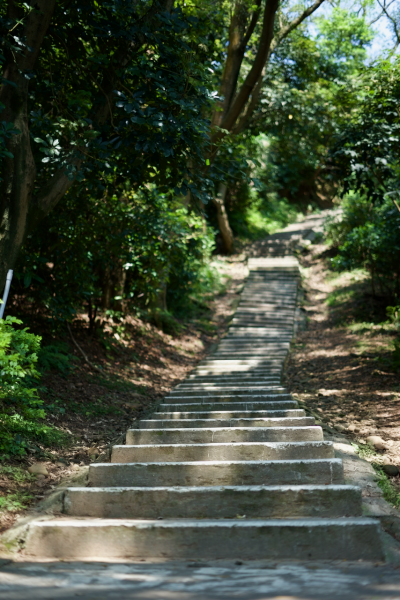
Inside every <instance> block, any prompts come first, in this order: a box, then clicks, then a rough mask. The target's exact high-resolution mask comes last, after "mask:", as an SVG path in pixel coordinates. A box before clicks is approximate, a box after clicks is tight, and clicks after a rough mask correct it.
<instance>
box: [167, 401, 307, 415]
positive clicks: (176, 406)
mask: <svg viewBox="0 0 400 600" xmlns="http://www.w3.org/2000/svg"><path fill="white" fill-rule="evenodd" d="M189 400H191V401H189V402H175V403H172V402H171V404H170V403H168V404H160V410H162V411H163V412H177V411H210V410H223V411H232V410H246V411H247V410H286V409H295V408H298V403H297V401H296V400H279V401H275V400H273V401H271V400H268V398H267V400H262V399H261V400H260V401H257V400H255V401H253V400H252V399H251V398H248V399H247V400H246V399H244V400H243V399H242V400H239V399H238V398H233V400H234V401H233V402H230V401H226V402H224V401H222V402H221V401H219V400H216V401H212V400H209V399H207V398H206V399H204V402H198V401H197V400H195V399H193V398H192V399H189Z"/></svg>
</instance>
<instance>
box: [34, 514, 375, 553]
mask: <svg viewBox="0 0 400 600" xmlns="http://www.w3.org/2000/svg"><path fill="white" fill-rule="evenodd" d="M25 554H26V555H27V556H29V555H30V556H32V555H33V556H36V557H41V558H64V559H83V558H90V559H93V560H102V561H103V560H107V559H111V558H119V559H124V558H133V557H145V558H146V557H154V558H164V559H165V558H184V559H188V558H196V559H198V558H205V559H208V560H210V559H216V558H243V559H263V558H274V559H283V558H288V559H305V560H307V559H319V560H324V559H331V560H344V559H346V560H357V559H364V560H379V561H380V560H383V559H384V555H383V551H382V545H381V543H380V536H379V529H378V523H377V522H376V521H373V520H372V519H365V518H355V519H354V518H349V519H276V520H273V519H269V520H247V519H242V520H230V519H220V520H211V519H207V520H205V519H204V520H198V521H192V520H181V521H179V520H170V521H167V520H164V521H158V520H148V521H138V520H129V519H121V520H118V519H71V518H69V519H59V520H52V521H34V522H32V523H31V524H30V525H29V530H28V535H27V540H26V548H25Z"/></svg>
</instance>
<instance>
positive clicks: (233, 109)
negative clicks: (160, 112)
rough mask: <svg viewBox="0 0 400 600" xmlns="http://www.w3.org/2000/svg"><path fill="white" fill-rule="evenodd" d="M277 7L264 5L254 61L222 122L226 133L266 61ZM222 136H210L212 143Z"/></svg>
mask: <svg viewBox="0 0 400 600" xmlns="http://www.w3.org/2000/svg"><path fill="white" fill-rule="evenodd" d="M278 5H279V0H267V1H266V3H265V9H264V17H263V27H262V32H261V39H260V44H259V46H258V51H257V54H256V57H255V59H254V62H253V65H252V67H251V69H250V72H249V74H248V75H247V77H246V79H245V81H244V83H243V85H242V87H241V88H240V90H239V92H238V94H237V96H236V98H235V100H234V101H233V103H232V105H231V106H230V108H229V110H228V112H227V114H226V116H225V117H224V119H223V120H222V123H221V128H222V129H227V130H228V131H230V130H231V129H232V128H233V126H234V125H235V122H236V120H237V118H238V117H239V115H240V113H241V112H242V110H243V108H244V106H245V104H246V102H247V100H248V99H249V96H250V94H251V93H252V91H253V89H254V86H255V85H256V83H257V80H258V78H259V76H260V75H261V73H262V70H263V68H264V65H265V63H266V61H267V59H268V54H269V48H270V44H271V41H272V37H273V32H274V21H275V14H276V11H277V9H278ZM224 135H225V134H224V133H223V132H222V131H218V132H216V133H215V134H214V135H213V136H212V139H211V141H212V143H213V144H215V142H217V141H218V140H220V139H221V138H222V137H224Z"/></svg>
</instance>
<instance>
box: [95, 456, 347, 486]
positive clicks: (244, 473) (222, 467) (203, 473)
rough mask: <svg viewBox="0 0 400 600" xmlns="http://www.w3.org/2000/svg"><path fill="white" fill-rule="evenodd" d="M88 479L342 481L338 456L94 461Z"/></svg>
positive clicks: (126, 482) (105, 482) (116, 482)
mask: <svg viewBox="0 0 400 600" xmlns="http://www.w3.org/2000/svg"><path fill="white" fill-rule="evenodd" d="M89 482H90V485H91V486H94V487H104V486H119V487H121V486H124V487H129V486H136V487H154V486H165V485H168V486H180V485H183V486H189V485H195V486H203V485H205V486H211V485H293V484H298V485H300V484H302V485H313V484H318V485H330V484H342V483H343V464H342V461H341V460H340V459H338V458H330V459H305V460H297V459H295V460H268V461H262V460H236V461H235V460H225V461H186V462H154V463H152V462H145V463H95V464H91V465H90V467H89Z"/></svg>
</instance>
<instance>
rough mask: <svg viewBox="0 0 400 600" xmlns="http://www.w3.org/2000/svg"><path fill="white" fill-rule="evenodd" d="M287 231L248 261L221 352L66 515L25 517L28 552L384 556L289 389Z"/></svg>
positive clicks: (95, 469) (292, 298)
mask: <svg viewBox="0 0 400 600" xmlns="http://www.w3.org/2000/svg"><path fill="white" fill-rule="evenodd" d="M292 229H293V228H292ZM294 231H296V229H294ZM288 234H289V235H288V236H286V237H285V236H283V237H281V238H280V239H279V236H278V237H276V238H275V239H274V238H272V239H273V251H272V252H269V253H270V254H273V257H267V258H250V259H249V265H248V266H249V277H248V279H247V282H246V285H245V287H244V290H243V292H242V296H241V300H240V304H239V306H238V309H237V311H236V313H235V315H234V318H233V319H232V322H231V325H230V327H229V329H228V332H227V335H226V336H225V337H224V338H223V339H222V341H221V342H220V343H219V345H218V347H217V349H216V350H215V352H214V353H213V354H212V355H211V356H210V357H208V358H206V359H205V360H203V361H202V362H201V363H200V364H199V365H198V367H197V368H196V369H195V370H194V371H193V372H192V374H191V375H190V376H189V377H188V378H187V379H186V380H185V381H184V382H183V383H181V384H180V385H178V386H177V387H176V388H174V389H173V390H172V392H171V393H170V394H168V395H167V396H166V398H165V399H164V402H163V403H162V404H161V405H160V408H159V410H158V412H156V413H154V414H153V416H152V418H150V419H146V420H142V421H139V422H138V425H137V427H136V428H135V429H129V430H128V432H127V436H126V444H125V445H118V446H114V447H113V450H112V457H111V463H104V464H101V463H100V464H93V465H91V466H90V469H89V487H84V488H79V487H73V488H69V489H67V490H66V492H65V495H64V502H63V512H64V515H63V516H62V517H61V518H56V519H54V518H53V519H50V520H49V519H43V520H37V521H34V522H32V523H31V524H30V526H29V531H28V536H27V540H26V548H25V554H26V556H29V557H36V558H45V559H69V560H70V559H98V560H107V559H122V560H123V559H132V558H168V559H177V558H190V559H199V558H202V559H227V558H236V559H246V560H248V559H260V558H274V559H275V558H279V559H288V558H289V559H293V558H295V559H303V560H304V559H305V560H307V559H317V558H318V559H346V560H358V559H360V558H361V559H366V560H382V559H383V551H382V547H381V542H380V537H379V531H378V524H377V522H376V521H374V520H371V519H366V518H363V517H362V516H361V515H362V511H361V490H360V489H359V488H357V487H355V486H351V485H344V482H343V467H342V461H341V460H340V459H336V458H334V456H335V455H334V448H333V444H332V442H326V441H324V439H323V431H322V428H321V427H320V426H317V425H315V421H314V418H313V417H307V416H306V414H305V412H304V410H302V409H299V406H298V404H297V402H296V401H294V400H293V399H292V397H291V395H290V394H289V393H288V391H287V389H286V388H284V387H283V386H282V384H281V376H282V370H283V366H284V363H285V359H286V357H287V355H288V352H289V347H290V343H291V340H292V338H293V332H294V325H295V312H296V297H297V287H298V279H299V266H298V262H297V259H296V258H295V257H294V256H292V255H290V254H287V248H288V243H287V239H292V237H293V233H292V232H290V231H289V232H288ZM264 252H265V248H264Z"/></svg>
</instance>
